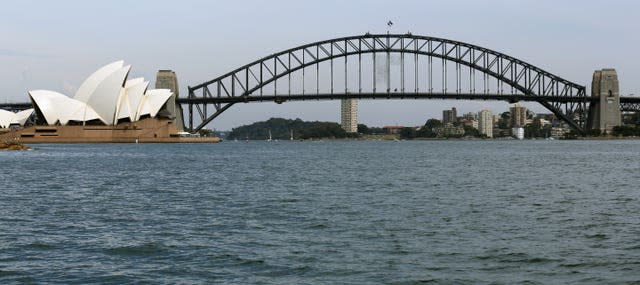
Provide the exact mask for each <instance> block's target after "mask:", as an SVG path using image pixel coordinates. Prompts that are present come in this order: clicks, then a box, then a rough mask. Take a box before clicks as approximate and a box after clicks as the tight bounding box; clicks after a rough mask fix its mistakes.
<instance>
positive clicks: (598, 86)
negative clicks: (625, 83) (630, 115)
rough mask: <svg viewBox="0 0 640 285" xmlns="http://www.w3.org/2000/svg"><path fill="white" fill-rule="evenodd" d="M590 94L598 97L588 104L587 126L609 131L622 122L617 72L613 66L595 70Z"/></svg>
mask: <svg viewBox="0 0 640 285" xmlns="http://www.w3.org/2000/svg"><path fill="white" fill-rule="evenodd" d="M591 96H592V97H599V100H598V101H597V102H594V103H591V105H590V106H589V126H590V128H591V129H598V130H600V131H602V132H605V131H606V132H610V131H611V130H612V129H613V127H615V126H620V125H621V124H622V117H621V113H620V88H619V84H618V74H617V73H616V70H615V69H613V68H605V69H602V70H596V71H595V72H594V73H593V81H592V82H591Z"/></svg>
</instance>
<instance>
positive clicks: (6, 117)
mask: <svg viewBox="0 0 640 285" xmlns="http://www.w3.org/2000/svg"><path fill="white" fill-rule="evenodd" d="M14 115H15V113H14V112H10V111H7V110H3V109H0V128H8V127H9V125H11V121H12V120H13V116H14Z"/></svg>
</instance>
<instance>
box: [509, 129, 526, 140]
mask: <svg viewBox="0 0 640 285" xmlns="http://www.w3.org/2000/svg"><path fill="white" fill-rule="evenodd" d="M511 133H512V135H513V136H514V137H516V139H519V140H522V139H524V128H521V127H515V128H512V129H511Z"/></svg>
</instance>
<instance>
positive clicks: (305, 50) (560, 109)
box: [177, 33, 593, 131]
mask: <svg viewBox="0 0 640 285" xmlns="http://www.w3.org/2000/svg"><path fill="white" fill-rule="evenodd" d="M380 53H384V54H386V55H387V57H386V58H387V72H386V76H387V82H386V83H387V84H386V85H385V86H387V87H388V88H387V89H386V90H383V91H382V92H380V91H378V90H376V81H377V80H376V79H375V73H376V70H375V69H376V54H380ZM392 53H393V54H400V56H401V58H402V61H401V65H402V66H401V71H400V73H401V74H400V77H401V89H400V92H397V91H396V90H394V91H391V90H390V88H389V87H390V79H389V78H390V73H391V71H390V67H389V64H388V59H389V54H392ZM363 54H373V73H374V79H373V82H372V85H373V88H372V90H373V92H363V88H362V87H363V85H362V76H363V71H362V55H363ZM406 54H409V55H413V57H414V60H415V62H414V68H415V72H414V74H413V75H414V76H415V78H414V86H413V90H409V89H410V88H411V86H408V87H409V88H405V87H407V86H405V66H404V63H405V58H404V56H405V55H406ZM418 55H421V56H426V57H427V58H428V66H427V68H428V70H427V74H428V76H429V78H427V81H428V88H427V90H420V89H419V80H420V78H419V76H418V75H419V71H418V68H419V67H420V66H419V64H418ZM350 56H357V62H358V68H357V70H356V71H354V70H353V68H352V69H351V70H348V66H347V58H348V57H350ZM342 57H344V70H345V71H344V76H345V79H344V80H345V82H344V83H345V85H344V87H345V90H344V91H342V90H341V91H338V92H336V90H334V74H333V73H334V64H333V60H334V59H336V58H342ZM433 58H438V59H441V62H442V69H443V71H442V78H441V79H442V85H441V89H442V90H437V91H434V89H433V72H432V71H433V69H432V68H433ZM325 61H330V62H331V91H330V92H329V93H320V89H319V87H318V86H319V84H320V83H319V79H318V77H319V66H320V63H322V62H325ZM451 62H452V63H454V64H455V74H456V76H455V86H456V88H455V91H451V90H448V89H447V86H448V85H451V83H450V81H449V82H448V78H447V73H448V72H447V64H448V63H451ZM313 66H315V67H316V70H315V71H316V72H315V76H316V85H315V86H316V92H315V93H313V92H311V93H309V92H306V91H305V89H304V84H305V69H307V68H308V67H313ZM461 66H467V67H468V73H469V75H468V76H469V77H468V84H469V85H468V89H469V90H462V89H463V87H462V86H463V80H465V83H464V84H466V83H467V82H466V80H467V79H466V78H463V75H462V68H461ZM300 70H301V71H302V86H303V88H302V94H291V74H292V73H294V72H298V71H300ZM476 71H478V72H480V75H481V77H482V81H483V82H482V83H481V84H477V82H476V78H477V76H476ZM349 72H357V75H358V86H357V91H356V92H349V91H348V81H347V78H348V74H349ZM465 76H466V74H465ZM285 77H288V88H282V87H281V88H280V90H278V84H277V83H279V82H281V81H280V80H282V79H284V78H285ZM490 78H494V79H491V82H493V80H496V85H497V86H499V87H496V90H495V91H494V92H490V91H491V90H490V87H487V86H488V85H489V84H488V83H487V82H488V81H489V80H490ZM271 83H273V84H274V89H273V90H274V91H273V94H270V95H265V94H264V93H263V88H264V87H265V86H267V85H268V84H271ZM505 84H506V85H507V87H508V88H509V87H510V88H511V93H509V92H504V85H505ZM478 85H480V86H478ZM476 86H478V88H476ZM478 89H482V90H478ZM283 90H284V91H283ZM467 91H468V92H467ZM514 91H516V92H514ZM343 98H362V99H364V98H373V99H375V98H385V99H404V98H413V99H422V98H425V99H430V98H442V99H470V100H506V101H509V102H517V101H535V102H538V103H540V104H542V105H543V106H544V107H545V108H547V109H549V110H550V111H551V112H552V113H554V114H555V115H556V116H557V117H558V118H560V119H562V120H564V121H565V122H567V123H568V124H569V125H571V126H572V127H573V128H575V129H577V130H579V131H584V128H585V123H586V121H587V120H586V119H587V111H588V104H589V102H590V101H591V100H593V98H588V97H587V96H586V92H585V87H584V86H582V85H579V84H576V83H573V82H570V81H568V80H565V79H563V78H561V77H558V76H556V75H553V74H551V73H549V72H546V71H544V70H542V69H540V68H538V67H536V66H533V65H531V64H528V63H526V62H524V61H522V60H519V59H516V58H513V57H511V56H508V55H506V54H503V53H500V52H497V51H494V50H491V49H487V48H483V47H480V46H476V45H472V44H468V43H464V42H459V41H453V40H448V39H442V38H435V37H428V36H419V35H412V34H409V33H408V34H377V35H374V34H368V33H367V34H365V35H360V36H351V37H343V38H336V39H331V40H326V41H320V42H315V43H311V44H306V45H302V46H299V47H295V48H292V49H288V50H285V51H281V52H279V53H275V54H272V55H269V56H267V57H264V58H262V59H259V60H256V61H254V62H251V63H249V64H247V65H244V66H242V67H239V68H237V69H235V70H233V71H231V72H229V73H227V74H224V75H222V76H220V77H218V78H215V79H213V80H210V81H207V82H204V83H202V84H199V85H196V86H190V87H189V94H188V98H179V99H177V102H178V103H180V104H186V105H187V106H188V112H189V115H188V116H189V118H188V120H189V121H188V126H189V129H190V130H191V131H197V130H200V129H201V128H203V127H204V126H206V125H207V124H208V123H209V122H211V121H212V120H213V119H215V118H216V117H217V116H219V115H220V114H221V113H222V112H224V111H226V110H227V109H228V108H229V107H231V106H232V105H233V104H235V103H241V102H255V101H274V102H277V103H282V102H285V101H295V100H316V99H318V100H319V99H343ZM208 105H213V107H214V108H215V112H214V113H213V114H209V112H208V109H207V106H208ZM194 107H195V108H196V111H197V112H198V115H199V116H200V119H201V123H200V124H199V125H198V126H196V127H195V128H194V125H193V118H194V116H195V115H196V114H195V113H194Z"/></svg>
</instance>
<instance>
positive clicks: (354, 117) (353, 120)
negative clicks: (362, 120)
mask: <svg viewBox="0 0 640 285" xmlns="http://www.w3.org/2000/svg"><path fill="white" fill-rule="evenodd" d="M340 125H341V126H342V129H343V130H344V131H345V132H347V133H357V132H358V100H356V99H342V100H341V103H340Z"/></svg>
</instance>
